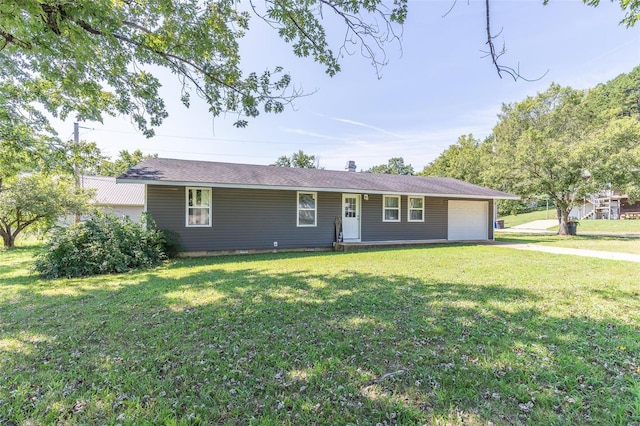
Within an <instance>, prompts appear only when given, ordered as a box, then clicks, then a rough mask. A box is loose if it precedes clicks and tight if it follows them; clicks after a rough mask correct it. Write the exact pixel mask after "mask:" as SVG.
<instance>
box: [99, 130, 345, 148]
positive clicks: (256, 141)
mask: <svg viewBox="0 0 640 426" xmlns="http://www.w3.org/2000/svg"><path fill="white" fill-rule="evenodd" d="M91 130H94V131H96V132H107V133H123V134H129V135H139V133H138V132H133V131H127V130H110V129H91ZM155 136H156V137H162V138H172V139H187V140H201V141H209V142H234V143H256V144H270V145H300V144H302V143H304V141H291V142H284V141H268V140H257V139H228V138H224V139H222V138H208V137H202V136H180V135H164V134H156V135H155ZM322 143H324V144H342V143H345V141H340V140H336V141H324V142H322Z"/></svg>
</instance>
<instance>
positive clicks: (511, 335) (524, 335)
mask: <svg viewBox="0 0 640 426" xmlns="http://www.w3.org/2000/svg"><path fill="white" fill-rule="evenodd" d="M314 256H326V257H327V260H330V259H331V256H334V255H333V254H320V255H318V254H315V255H290V254H289V255H274V256H261V257H259V258H253V259H249V258H220V259H205V260H186V261H184V262H180V264H179V265H177V264H174V265H173V266H168V267H167V268H165V269H159V270H157V271H156V272H152V273H145V274H140V276H139V278H138V279H132V280H130V281H128V282H127V279H126V278H127V277H126V276H121V277H123V278H124V279H123V283H121V284H119V285H116V286H112V287H109V286H108V285H107V283H108V281H107V279H111V280H113V279H114V278H115V277H106V278H104V279H105V281H101V280H102V278H100V279H97V278H96V279H95V280H97V281H95V280H94V279H92V280H91V281H92V282H94V284H95V283H96V282H102V283H103V284H104V286H94V287H90V288H88V287H85V286H84V283H83V280H75V281H74V283H75V284H77V285H75V284H74V285H70V286H69V287H71V288H70V291H69V294H50V295H45V294H39V293H37V292H24V293H22V297H21V299H19V300H18V301H13V302H6V301H3V302H0V323H1V324H2V330H1V331H0V342H5V343H4V344H3V345H0V354H1V355H2V358H0V371H2V373H0V376H1V378H2V379H3V380H4V383H5V384H7V386H6V387H5V388H4V389H5V390H0V423H2V424H11V423H12V422H13V423H21V422H24V421H27V420H29V419H35V420H36V423H37V422H38V421H39V422H45V423H46V422H63V423H64V422H79V423H101V422H106V423H114V422H117V421H124V422H125V423H129V422H130V423H137V422H141V421H147V422H151V423H154V422H163V423H164V422H165V421H167V419H174V420H177V421H184V422H186V423H189V422H194V423H195V422H197V421H200V422H203V423H229V424H247V423H250V422H254V423H256V424H276V423H287V422H288V423H294V424H301V423H307V424H308V423H314V424H345V423H349V422H353V423H355V422H359V423H361V424H376V423H385V422H386V423H387V424H413V423H433V422H435V421H438V420H439V419H440V420H442V419H444V420H447V421H457V422H463V421H470V422H472V423H473V422H479V423H487V422H488V421H492V422H498V423H531V422H532V423H540V422H556V423H571V422H575V421H577V422H581V420H585V419H594V420H595V421H596V423H597V420H598V419H602V420H604V419H613V422H614V423H615V422H616V421H617V420H619V421H622V420H624V419H625V418H629V419H630V418H632V417H629V416H638V415H640V413H638V411H633V404H634V395H633V394H632V393H630V391H629V390H628V389H627V388H628V386H627V388H625V387H624V383H625V381H627V384H628V380H629V378H630V377H636V380H637V373H638V370H637V369H638V362H637V358H634V355H633V353H634V352H633V351H636V352H635V353H637V351H638V350H640V348H638V344H637V337H638V329H637V328H635V327H632V326H630V325H628V324H624V323H622V322H616V321H611V320H595V319H592V318H569V319H565V318H557V317H554V316H553V315H548V314H547V313H546V312H545V309H547V308H545V307H544V306H542V307H540V306H538V304H539V302H540V300H539V297H538V296H536V294H535V293H534V292H531V291H528V290H524V289H510V288H505V287H503V286H498V285H471V284H464V283H447V282H436V281H430V280H426V279H420V278H416V277H415V276H410V275H391V276H378V275H375V274H370V273H364V272H355V271H354V272H344V273H336V274H320V273H314V272H313V271H305V270H303V269H301V270H300V271H299V272H296V273H273V272H265V269H266V268H265V265H264V262H265V261H268V262H270V265H269V270H277V267H273V262H276V263H277V262H278V261H279V260H281V259H290V258H292V257H294V258H295V257H299V258H301V259H304V258H308V257H314ZM338 256H339V255H338ZM233 262H238V263H237V265H238V267H237V269H236V270H229V269H225V268H222V267H219V265H225V264H226V263H233ZM189 266H191V267H193V268H196V269H195V270H194V271H191V272H190V271H188V270H187V269H186V268H188V267H189ZM182 269H185V272H184V273H183V274H182V276H179V277H176V278H167V277H166V275H169V274H171V273H172V272H175V271H176V270H182ZM634 368H635V369H636V370H635V373H634ZM634 374H635V376H634ZM636 398H637V396H636ZM636 404H637V402H636ZM630 407H631V408H630ZM616 419H617V420H616ZM635 420H638V418H637V417H636V418H635Z"/></svg>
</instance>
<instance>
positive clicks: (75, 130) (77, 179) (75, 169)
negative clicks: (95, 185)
mask: <svg viewBox="0 0 640 426" xmlns="http://www.w3.org/2000/svg"><path fill="white" fill-rule="evenodd" d="M73 143H74V144H75V147H74V150H73V151H72V155H73V157H74V158H73V159H72V161H73V179H74V180H75V183H76V190H77V189H78V188H80V176H79V173H78V164H77V161H76V158H75V157H76V152H75V150H76V149H77V148H78V145H80V126H79V125H78V123H73ZM78 222H80V214H79V213H76V214H75V223H78Z"/></svg>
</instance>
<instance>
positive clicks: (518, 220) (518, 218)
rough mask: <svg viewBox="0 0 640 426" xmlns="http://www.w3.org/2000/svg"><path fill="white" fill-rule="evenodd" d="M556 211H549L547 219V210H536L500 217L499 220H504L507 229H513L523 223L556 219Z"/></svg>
mask: <svg viewBox="0 0 640 426" xmlns="http://www.w3.org/2000/svg"><path fill="white" fill-rule="evenodd" d="M555 217H556V216H555V211H554V210H553V209H550V210H549V214H548V217H547V211H546V210H536V211H533V212H530V213H521V214H516V215H510V216H503V217H499V218H498V219H500V220H504V227H505V228H512V227H514V226H516V225H522V224H523V223H529V222H533V221H534V220H543V219H555Z"/></svg>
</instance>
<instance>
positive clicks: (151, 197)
mask: <svg viewBox="0 0 640 426" xmlns="http://www.w3.org/2000/svg"><path fill="white" fill-rule="evenodd" d="M185 191H186V189H185V188H184V187H177V186H160V185H158V186H154V185H149V186H148V187H147V210H148V211H149V212H150V213H151V215H152V217H153V219H154V220H155V221H156V223H157V225H158V228H160V229H168V230H172V231H175V232H177V233H179V234H180V236H181V239H180V243H181V245H182V250H184V251H216V250H259V249H273V248H274V246H273V243H274V241H277V242H278V248H306V247H309V248H311V247H314V248H315V247H331V246H332V245H333V241H334V235H335V219H336V216H338V215H339V214H340V211H341V210H340V205H341V202H342V201H341V197H342V194H338V193H326V192H325V193H323V192H319V193H318V199H317V209H318V210H317V226H315V227H298V226H297V192H296V191H277V190H255V189H229V188H212V215H211V216H212V223H213V226H211V227H187V226H185V216H186V207H185V202H186V201H185Z"/></svg>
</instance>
